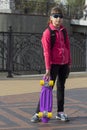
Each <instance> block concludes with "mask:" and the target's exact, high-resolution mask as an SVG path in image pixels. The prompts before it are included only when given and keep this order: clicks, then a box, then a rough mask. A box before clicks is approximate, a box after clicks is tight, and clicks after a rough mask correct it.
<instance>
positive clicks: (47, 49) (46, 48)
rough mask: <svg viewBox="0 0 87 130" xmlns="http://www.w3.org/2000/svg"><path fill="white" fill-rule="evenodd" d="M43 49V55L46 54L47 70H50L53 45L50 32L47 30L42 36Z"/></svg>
mask: <svg viewBox="0 0 87 130" xmlns="http://www.w3.org/2000/svg"><path fill="white" fill-rule="evenodd" d="M41 42H42V47H43V53H44V60H45V67H46V70H50V66H51V64H50V60H51V56H50V54H51V52H50V51H51V49H50V48H51V47H50V46H51V43H50V32H49V30H48V29H46V30H45V31H44V33H43V35H42V39H41Z"/></svg>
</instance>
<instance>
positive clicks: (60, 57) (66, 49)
mask: <svg viewBox="0 0 87 130" xmlns="http://www.w3.org/2000/svg"><path fill="white" fill-rule="evenodd" d="M49 26H50V28H51V29H52V30H55V33H56V39H55V44H54V47H53V49H51V39H50V31H49V29H48V28H47V29H46V30H45V31H44V32H43V36H42V39H41V41H42V46H43V52H44V58H45V67H46V70H47V69H50V68H51V64H59V65H64V64H69V65H70V64H71V54H70V42H69V38H68V34H67V32H66V43H64V42H65V41H64V34H63V32H62V30H63V29H64V27H63V26H60V29H59V30H58V29H56V28H55V27H54V26H53V24H50V25H49Z"/></svg>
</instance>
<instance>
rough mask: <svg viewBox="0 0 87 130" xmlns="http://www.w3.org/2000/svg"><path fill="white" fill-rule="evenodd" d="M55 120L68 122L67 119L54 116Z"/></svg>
mask: <svg viewBox="0 0 87 130" xmlns="http://www.w3.org/2000/svg"><path fill="white" fill-rule="evenodd" d="M56 119H58V120H61V121H65V122H67V121H69V119H61V118H60V117H58V116H56Z"/></svg>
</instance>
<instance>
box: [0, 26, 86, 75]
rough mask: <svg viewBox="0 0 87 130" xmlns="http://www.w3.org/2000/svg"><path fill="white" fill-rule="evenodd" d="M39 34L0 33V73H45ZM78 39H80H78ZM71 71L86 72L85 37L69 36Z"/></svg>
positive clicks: (81, 35) (78, 35)
mask: <svg viewBox="0 0 87 130" xmlns="http://www.w3.org/2000/svg"><path fill="white" fill-rule="evenodd" d="M41 35H42V34H40V33H21V32H19V33H18V32H13V30H12V28H11V27H10V28H9V30H8V32H0V71H6V72H8V77H12V74H13V73H14V74H41V73H44V72H45V66H44V59H43V53H42V47H41ZM79 37H80V39H78V38H79ZM70 42H71V55H72V68H71V71H85V70H86V49H85V46H86V36H85V35H83V34H78V33H76V34H73V35H72V36H70Z"/></svg>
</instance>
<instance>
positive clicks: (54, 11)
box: [48, 6, 63, 25]
mask: <svg viewBox="0 0 87 130" xmlns="http://www.w3.org/2000/svg"><path fill="white" fill-rule="evenodd" d="M57 13H59V14H62V15H63V13H62V10H61V8H60V7H59V6H55V7H53V8H52V9H51V11H50V15H52V14H57ZM51 22H52V21H51V20H50V18H49V19H48V25H49V24H50V23H51Z"/></svg>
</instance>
